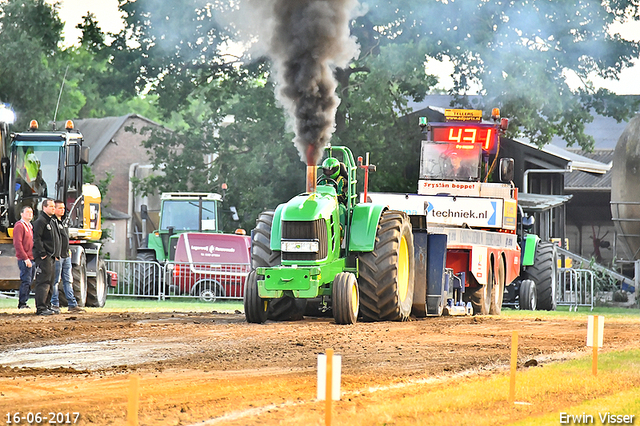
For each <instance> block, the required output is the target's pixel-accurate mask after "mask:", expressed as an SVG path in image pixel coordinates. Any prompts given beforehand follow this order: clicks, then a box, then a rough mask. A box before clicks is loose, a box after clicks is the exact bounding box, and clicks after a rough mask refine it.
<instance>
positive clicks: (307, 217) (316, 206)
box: [280, 185, 338, 221]
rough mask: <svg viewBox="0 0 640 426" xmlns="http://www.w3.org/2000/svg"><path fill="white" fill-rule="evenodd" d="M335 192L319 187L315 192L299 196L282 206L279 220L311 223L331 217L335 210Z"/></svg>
mask: <svg viewBox="0 0 640 426" xmlns="http://www.w3.org/2000/svg"><path fill="white" fill-rule="evenodd" d="M337 205H338V199H337V197H336V190H335V189H334V188H333V187H330V186H324V185H320V186H318V188H317V190H316V192H313V193H311V194H301V195H298V196H297V197H294V198H292V199H291V200H290V201H289V202H288V203H286V204H284V205H283V209H282V216H281V218H280V219H281V220H297V221H301V220H303V221H311V220H316V219H323V218H324V219H326V218H329V217H331V214H332V213H333V211H334V210H335V209H336V208H337Z"/></svg>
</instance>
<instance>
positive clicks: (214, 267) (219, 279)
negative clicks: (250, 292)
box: [106, 260, 251, 302]
mask: <svg viewBox="0 0 640 426" xmlns="http://www.w3.org/2000/svg"><path fill="white" fill-rule="evenodd" d="M106 265H107V269H108V270H109V271H113V272H116V273H117V274H118V283H117V285H116V287H115V288H113V287H112V288H110V289H109V296H110V297H118V296H122V297H140V298H154V299H158V300H164V299H165V298H169V297H170V298H199V299H200V300H202V301H205V302H213V301H215V300H218V299H242V297H243V296H244V283H245V280H246V278H247V275H249V271H250V270H251V265H249V264H248V263H246V264H245V263H242V264H229V263H225V264H214V263H177V262H169V263H166V264H164V265H160V264H159V263H157V262H146V261H139V260H107V261H106Z"/></svg>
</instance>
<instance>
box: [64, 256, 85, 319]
mask: <svg viewBox="0 0 640 426" xmlns="http://www.w3.org/2000/svg"><path fill="white" fill-rule="evenodd" d="M71 274H72V275H73V295H74V296H75V298H76V302H78V306H80V307H81V308H83V307H85V306H86V304H87V258H86V256H85V254H84V250H82V254H81V255H80V261H79V262H78V264H77V265H73V266H72V267H71ZM62 293H64V291H63V292H62ZM66 301H67V299H66V297H65V302H66Z"/></svg>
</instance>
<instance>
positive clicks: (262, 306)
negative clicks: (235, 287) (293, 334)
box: [244, 271, 269, 324]
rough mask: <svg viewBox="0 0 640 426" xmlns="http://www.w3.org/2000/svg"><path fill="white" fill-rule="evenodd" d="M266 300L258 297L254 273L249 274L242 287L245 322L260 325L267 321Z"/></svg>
mask: <svg viewBox="0 0 640 426" xmlns="http://www.w3.org/2000/svg"><path fill="white" fill-rule="evenodd" d="M268 306H269V304H268V302H267V299H261V298H260V296H258V280H257V277H256V271H251V272H249V275H248V276H247V279H246V281H245V287H244V315H245V317H246V318H247V322H250V323H254V324H262V323H264V322H265V321H266V320H267V309H268Z"/></svg>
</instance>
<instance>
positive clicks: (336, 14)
mask: <svg viewBox="0 0 640 426" xmlns="http://www.w3.org/2000/svg"><path fill="white" fill-rule="evenodd" d="M250 3H251V6H253V7H254V9H253V12H254V13H255V12H256V11H259V12H260V13H261V14H262V16H261V17H262V25H263V28H264V27H269V28H268V30H269V34H268V35H267V40H268V42H267V50H268V55H269V57H270V58H271V59H272V61H273V66H274V72H275V79H276V85H277V89H276V90H277V93H276V97H277V98H278V101H279V102H280V103H281V104H282V105H283V106H284V107H285V109H286V110H287V113H288V116H289V119H290V122H289V124H290V125H291V126H292V127H293V130H294V132H295V138H294V140H293V141H294V144H295V145H296V147H297V148H298V151H299V152H300V158H301V160H302V161H304V162H305V163H306V164H307V165H308V166H315V165H316V164H317V163H318V161H319V160H320V158H321V157H322V152H323V149H324V147H325V146H326V145H327V143H328V142H329V140H330V139H331V135H332V134H333V132H334V131H335V115H336V110H337V108H338V105H339V103H340V99H339V98H338V96H337V95H336V93H335V91H336V87H337V82H336V80H335V78H334V75H333V70H334V69H335V68H336V67H346V66H347V65H348V64H349V61H350V60H351V59H352V58H354V57H356V56H357V55H358V53H359V46H358V45H357V43H356V40H355V37H352V36H350V34H349V19H351V18H352V17H353V15H352V13H353V12H354V11H355V10H356V8H357V7H358V5H359V4H358V1H357V0H271V1H268V2H265V0H251V1H250ZM265 20H266V22H265ZM269 24H270V25H269ZM307 186H308V184H307Z"/></svg>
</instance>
